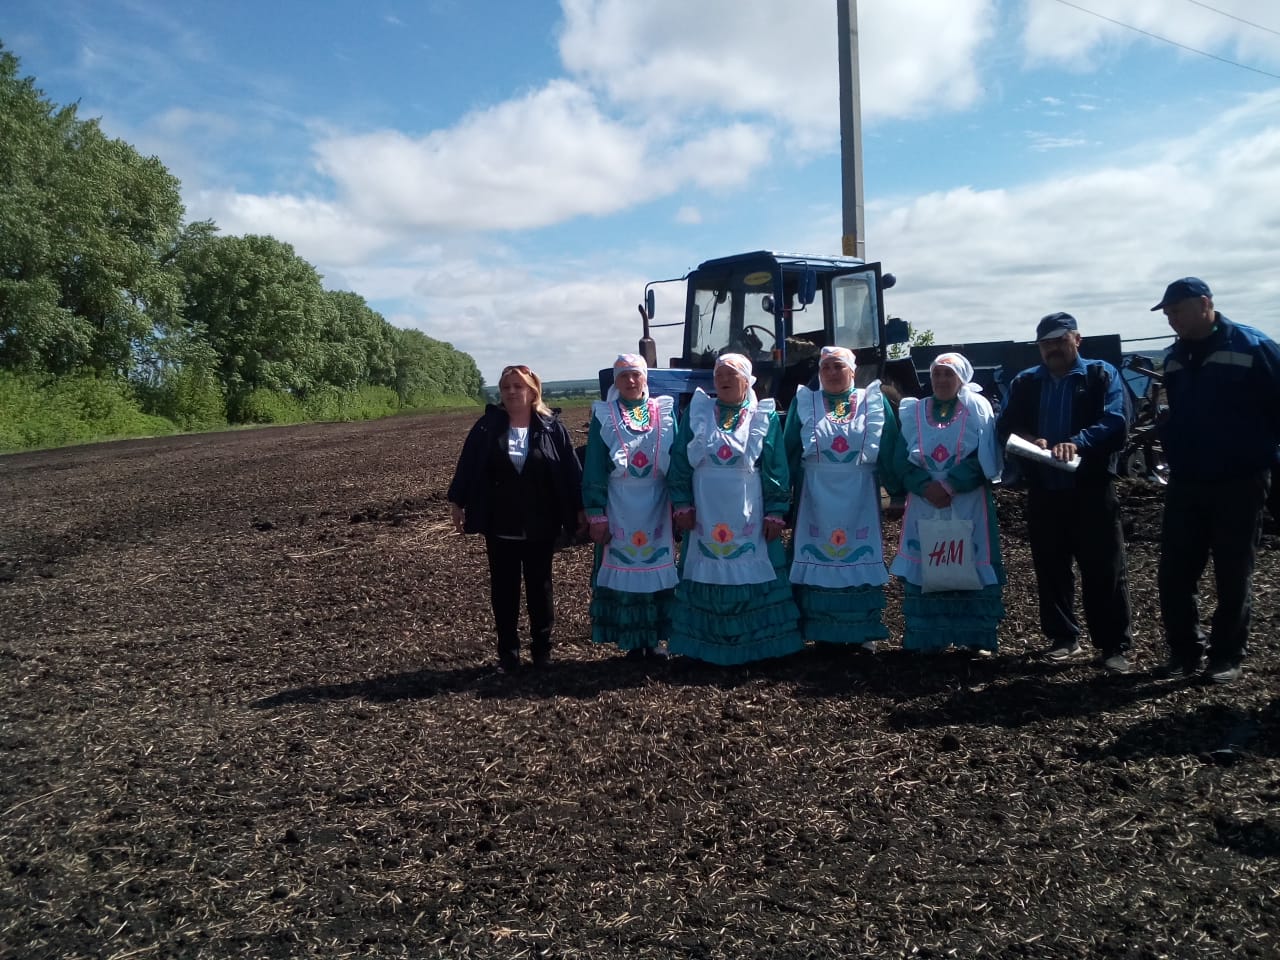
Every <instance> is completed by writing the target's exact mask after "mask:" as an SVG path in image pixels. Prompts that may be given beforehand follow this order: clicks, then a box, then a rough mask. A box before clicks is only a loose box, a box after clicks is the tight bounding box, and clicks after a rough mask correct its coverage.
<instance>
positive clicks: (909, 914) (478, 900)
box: [0, 412, 1280, 960]
mask: <svg viewBox="0 0 1280 960" xmlns="http://www.w3.org/2000/svg"><path fill="white" fill-rule="evenodd" d="M474 416H475V415H474V414H463V415H438V416H429V417H418V418H402V419H393V420H386V421H381V422H375V423H369V424H358V425H317V426H308V427H301V428H288V429H271V430H259V431H253V432H240V433H225V434H216V435H207V436H196V437H181V438H167V439H162V440H150V441H134V442H127V443H117V444H104V445H97V446H88V447H81V448H75V449H67V450H58V451H51V452H43V453H34V454H24V455H18V456H9V457H0V503H2V504H3V514H2V515H0V698H2V699H0V703H2V704H3V706H2V707H0V717H2V720H3V722H2V723H0V746H2V747H3V757H4V763H3V768H2V769H0V814H2V815H0V880H2V882H0V955H4V956H12V957H22V958H90V957H92V958H99V957H103V958H107V957H110V958H116V960H125V958H133V957H140V958H166V957H169V958H177V957H183V958H185V957H201V958H206V957H207V958H216V957H233V956H235V957H272V958H284V957H303V956H314V957H354V956H378V957H402V956H403V957H562V958H568V957H581V958H593V960H598V958H612V957H619V958H621V957H708V958H710V957H716V958H719V957H724V958H745V957H788V958H801V957H832V958H835V957H857V956H867V957H881V958H883V957H962V958H965V957H978V956H986V957H1053V958H1057V957H1068V958H1075V957H1080V958H1083V957H1132V958H1157V957H1176V958H1186V957H1197V958H1199V957H1260V958H1266V957H1276V956H1280V629H1278V628H1280V613H1278V608H1280V602H1278V600H1280V597H1278V592H1280V552H1278V551H1277V537H1276V530H1275V527H1274V525H1272V526H1270V527H1269V528H1268V531H1267V535H1266V538H1265V542H1264V545H1263V549H1262V552H1261V555H1260V558H1259V570H1258V578H1257V583H1256V588H1255V600H1256V620H1255V628H1254V638H1255V640H1254V645H1253V649H1252V652H1251V656H1250V659H1249V661H1248V665H1247V666H1248V672H1247V673H1246V674H1245V677H1244V679H1243V680H1242V681H1241V682H1240V683H1238V684H1236V685H1235V686H1232V687H1226V688H1216V687H1211V686H1208V685H1206V684H1203V683H1199V682H1194V683H1181V684H1168V683H1157V682H1155V681H1154V680H1153V679H1152V678H1151V677H1150V676H1149V675H1148V673H1147V671H1148V670H1149V669H1150V668H1151V667H1153V666H1155V665H1156V664H1158V663H1159V662H1161V661H1162V659H1163V653H1162V650H1161V647H1160V639H1159V623H1158V613H1157V602H1156V593H1155V583H1154V572H1155V556H1156V551H1157V549H1158V544H1157V542H1156V539H1157V537H1158V530H1159V526H1158V523H1159V516H1160V498H1159V491H1158V490H1157V489H1155V488H1151V487H1146V486H1140V485H1139V486H1128V487H1126V488H1125V493H1124V496H1125V510H1126V516H1127V517H1128V519H1129V520H1130V521H1131V522H1132V526H1133V537H1132V540H1131V542H1130V544H1129V549H1130V564H1131V573H1132V578H1133V598H1134V603H1135V608H1136V611H1137V614H1138V617H1139V622H1138V624H1137V630H1136V635H1137V656H1138V659H1139V665H1138V671H1137V672H1135V673H1134V674H1133V675H1131V676H1128V677H1119V678H1117V677H1107V676H1103V675H1102V674H1101V672H1100V671H1099V670H1097V669H1096V668H1095V667H1094V666H1093V664H1092V663H1090V662H1089V661H1087V660H1086V661H1081V662H1076V663H1072V664H1068V665H1063V666H1053V665H1049V664H1047V663H1045V662H1043V661H1041V660H1038V659H1036V658H1035V657H1034V656H1030V655H1029V654H1030V653H1031V652H1032V651H1034V650H1035V649H1037V648H1038V647H1039V646H1040V639H1039V637H1038V633H1037V627H1036V614H1035V604H1034V592H1033V584H1032V580H1031V565H1030V557H1029V553H1028V551H1027V549H1026V544H1025V542H1024V536H1025V530H1024V525H1023V522H1022V519H1021V517H1022V500H1021V495H1020V494H1018V493H1017V492H1008V491H1006V492H1002V493H1001V494H1000V516H1001V521H1002V535H1003V542H1004V549H1005V555H1006V563H1007V565H1008V567H1009V570H1010V577H1011V583H1010V586H1009V589H1008V591H1007V594H1006V602H1007V605H1008V607H1009V611H1010V616H1009V619H1008V620H1007V621H1006V623H1005V625H1004V628H1003V632H1002V635H1001V648H1002V649H1001V652H1000V654H999V655H998V656H995V657H991V658H985V659H975V658H971V657H969V656H967V655H962V654H943V655H939V656H933V657H916V656H911V655H908V654H904V653H902V652H901V651H900V650H897V649H895V648H894V645H892V644H891V645H890V648H889V649H888V650H886V651H885V652H882V653H880V654H877V655H874V656H871V655H867V654H861V653H859V654H849V655H839V654H827V653H821V652H818V651H810V652H806V653H803V654H800V655H797V656H795V657H792V658H788V659H786V660H783V661H778V662H770V663H765V664H758V665H754V666H751V667H744V668H734V669H713V668H706V667H700V666H698V665H696V664H689V663H685V662H678V661H676V662H671V663H657V664H647V663H632V662H626V661H622V660H620V659H618V658H616V657H615V656H614V655H613V654H612V653H611V652H610V651H607V650H602V649H597V648H594V647H592V645H591V643H590V641H589V623H588V620H587V617H586V609H587V601H588V574H589V569H590V552H589V549H588V548H586V547H577V548H573V549H571V550H569V551H566V552H564V553H562V554H560V555H559V557H558V559H557V568H556V575H557V590H558V596H557V604H558V606H557V611H558V616H559V620H558V624H557V629H556V636H557V646H556V649H555V662H554V663H553V665H552V666H551V668H550V669H548V670H545V671H539V672H534V671H525V672H524V673H522V674H520V675H518V676H514V677H502V676H499V675H497V674H496V673H495V672H494V670H493V668H492V662H493V639H492V631H491V626H490V618H489V610H488V599H487V585H486V581H485V564H484V551H483V545H482V543H481V542H480V541H478V540H476V539H474V538H462V537H458V536H455V535H454V534H453V533H452V532H451V530H450V528H449V524H448V522H447V520H448V509H447V505H446V503H445V501H444V491H445V488H446V486H447V483H448V480H449V476H450V474H451V472H452V468H453V463H454V460H455V458H456V456H457V451H458V449H459V447H460V444H461V441H462V437H463V436H464V435H465V432H466V430H467V429H468V428H469V426H470V424H471V423H472V422H473V420H474ZM567 419H568V421H569V422H570V424H571V426H573V427H574V428H575V433H576V435H577V437H578V439H579V441H580V442H581V440H582V439H584V438H585V425H586V414H585V412H573V413H572V414H570V415H569V416H568V418H567ZM890 602H891V611H890V617H889V619H890V621H891V622H892V623H895V624H896V622H897V620H898V613H897V609H898V600H897V597H893V596H891V601H890ZM895 633H897V634H900V630H897V629H896V626H895Z"/></svg>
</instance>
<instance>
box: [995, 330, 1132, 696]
mask: <svg viewBox="0 0 1280 960" xmlns="http://www.w3.org/2000/svg"><path fill="white" fill-rule="evenodd" d="M1036 344H1037V346H1038V347H1039V348H1040V359H1041V360H1042V361H1043V362H1042V363H1041V364H1040V365H1039V366H1036V367H1031V368H1030V369H1029V370H1024V371H1022V373H1020V374H1018V376H1016V377H1015V378H1014V380H1013V383H1012V384H1011V385H1010V387H1009V399H1008V401H1007V402H1006V403H1005V405H1004V408H1003V409H1002V410H1001V412H1000V419H999V421H998V427H999V432H1000V436H1001V438H1002V439H1007V438H1008V436H1009V435H1010V434H1011V433H1016V434H1017V435H1018V436H1020V437H1022V439H1024V440H1028V441H1030V442H1031V443H1034V444H1036V445H1037V446H1039V447H1040V448H1041V449H1044V450H1048V451H1050V452H1051V453H1052V454H1053V459H1054V460H1057V461H1062V462H1070V461H1071V460H1073V459H1074V458H1076V457H1079V462H1078V465H1077V467H1076V469H1075V471H1074V472H1070V471H1067V470H1061V469H1058V468H1057V467H1054V466H1051V465H1049V464H1040V463H1034V462H1028V463H1026V465H1025V466H1024V468H1023V471H1024V475H1025V477H1026V480H1027V487H1028V490H1027V538H1028V540H1029V541H1030V543H1031V562H1032V565H1033V566H1034V567H1035V571H1036V587H1037V590H1038V593H1039V598H1040V628H1041V629H1042V630H1043V631H1044V635H1045V636H1046V637H1047V638H1048V641H1049V646H1048V649H1047V650H1046V651H1045V654H1044V655H1045V657H1047V658H1048V659H1049V660H1054V661H1067V660H1072V659H1075V658H1077V657H1082V656H1084V655H1085V654H1084V651H1083V650H1082V649H1081V647H1080V622H1079V620H1077V619H1076V614H1075V590H1076V580H1075V573H1074V571H1073V570H1072V561H1074V562H1075V563H1076V564H1077V565H1079V567H1080V592H1081V594H1082V595H1083V600H1084V616H1085V622H1086V623H1087V624H1088V626H1089V639H1090V641H1091V642H1092V644H1093V646H1094V648H1095V649H1096V650H1097V651H1098V652H1099V654H1100V656H1099V665H1100V666H1101V667H1102V668H1103V669H1104V670H1106V671H1108V672H1109V673H1128V672H1129V670H1130V663H1129V651H1130V648H1131V646H1132V630H1131V626H1130V612H1129V581H1128V574H1127V569H1126V566H1125V555H1124V533H1123V531H1122V528H1121V523H1120V503H1119V501H1118V500H1117V498H1116V489H1115V477H1116V460H1117V454H1118V453H1119V451H1120V448H1121V447H1122V446H1124V441H1125V436H1126V434H1127V432H1128V418H1127V417H1126V415H1125V401H1124V385H1123V383H1122V382H1121V380H1120V373H1119V371H1117V370H1116V368H1115V367H1113V366H1112V365H1111V364H1109V363H1107V362H1106V361H1103V360H1086V359H1085V358H1084V357H1081V356H1080V332H1079V330H1078V329H1077V324H1076V319H1075V317H1073V316H1071V314H1069V313H1051V314H1049V316H1047V317H1045V318H1043V319H1042V320H1041V321H1040V324H1039V325H1038V326H1037V327H1036Z"/></svg>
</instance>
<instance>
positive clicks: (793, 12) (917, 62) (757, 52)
mask: <svg viewBox="0 0 1280 960" xmlns="http://www.w3.org/2000/svg"><path fill="white" fill-rule="evenodd" d="M562 6H563V8H564V15H565V27H564V31H563V33H562V35H561V39H560V52H561V56H562V58H563V60H564V63H565V65H566V67H567V68H568V69H569V70H570V71H571V72H573V73H574V74H576V75H578V76H580V77H582V78H584V79H585V80H586V81H587V82H588V83H590V84H592V85H595V86H597V87H599V88H601V89H603V90H604V91H605V92H606V94H607V95H608V96H609V98H610V99H612V100H613V101H615V102H617V103H620V104H626V105H630V106H633V107H638V108H641V109H644V110H648V111H650V112H658V111H670V110H674V111H682V112H689V113H698V112H701V111H711V112H723V111H728V112H731V113H745V114H761V115H768V116H771V117H773V118H775V119H776V120H777V121H778V122H780V123H783V124H785V125H787V126H788V127H790V128H791V131H790V132H789V134H788V137H789V139H790V140H792V141H796V140H797V139H798V138H799V139H800V142H801V145H804V144H809V145H818V144H822V145H828V144H830V143H831V142H832V141H833V139H834V138H835V137H836V136H837V135H838V132H839V113H838V109H837V99H838V88H837V85H836V83H835V82H834V78H835V77H836V76H837V70H836V61H837V49H838V44H839V42H840V38H839V36H838V35H837V30H836V12H835V8H834V5H833V4H831V3H830V2H829V0H798V2H794V3H789V4H786V5H785V6H780V5H779V4H778V3H776V2H775V0H702V2H699V3H696V4H691V3H688V2H687V0H647V2H645V3H634V2H631V0H562ZM994 12H995V3H994V0H898V2H895V3H892V4H890V3H864V4H863V5H862V8H861V9H860V11H859V16H860V23H859V25H858V30H859V48H860V52H859V57H860V61H861V70H860V73H861V76H862V111H863V116H864V117H865V118H868V119H876V118H880V117H885V116H902V115H908V114H915V113H919V112H922V111H926V110H929V109H933V108H935V107H937V106H942V107H944V108H948V109H954V108H957V107H962V106H965V105H968V104H970V103H972V102H973V101H974V100H975V99H976V97H977V96H978V94H979V92H980V90H981V85H980V81H979V78H978V75H977V67H976V54H977V50H978V48H979V47H980V45H981V44H982V43H983V42H984V41H985V40H986V39H988V38H989V37H990V35H991V32H992V29H993V19H994ZM944 22H945V24H946V29H933V30H921V29H919V27H920V24H922V23H934V24H941V23H944Z"/></svg>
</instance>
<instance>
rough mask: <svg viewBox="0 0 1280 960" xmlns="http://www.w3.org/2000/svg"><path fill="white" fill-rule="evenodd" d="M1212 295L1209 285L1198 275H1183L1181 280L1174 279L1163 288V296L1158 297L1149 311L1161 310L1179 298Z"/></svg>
mask: <svg viewBox="0 0 1280 960" xmlns="http://www.w3.org/2000/svg"><path fill="white" fill-rule="evenodd" d="M1212 296H1213V293H1212V292H1211V291H1210V290H1209V285H1208V284H1207V283H1205V282H1204V281H1203V280H1201V279H1200V278H1199V277H1183V278H1182V279H1181V280H1175V281H1173V283H1171V284H1169V285H1168V286H1167V287H1165V288H1164V296H1163V297H1161V298H1160V302H1159V303H1157V304H1156V305H1155V306H1154V307H1152V308H1151V312H1152V313H1154V312H1155V311H1157V310H1163V309H1164V308H1165V307H1167V306H1169V304H1171V303H1177V302H1179V301H1180V300H1190V299H1191V298H1192V297H1212Z"/></svg>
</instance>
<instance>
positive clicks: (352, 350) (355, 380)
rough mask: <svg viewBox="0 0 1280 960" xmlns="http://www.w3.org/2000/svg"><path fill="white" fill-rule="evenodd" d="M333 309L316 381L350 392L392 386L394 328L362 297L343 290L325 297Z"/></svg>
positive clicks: (323, 333)
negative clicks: (367, 386)
mask: <svg viewBox="0 0 1280 960" xmlns="http://www.w3.org/2000/svg"><path fill="white" fill-rule="evenodd" d="M326 296H327V297H328V299H329V302H330V304H331V305H332V307H333V310H332V312H331V314H330V315H329V317H328V321H329V322H328V325H327V326H326V328H325V329H324V330H323V331H322V332H321V337H322V340H323V346H322V354H323V358H322V361H321V373H320V379H321V380H322V381H323V382H325V383H331V384H333V385H334V386H336V387H342V388H343V389H351V388H352V387H355V386H358V385H360V384H366V383H368V384H376V385H378V386H384V387H394V386H395V328H394V327H392V326H391V325H390V324H389V323H387V321H386V320H385V319H383V317H382V314H380V313H378V312H377V311H376V310H373V309H372V308H371V307H370V306H369V305H368V304H367V303H366V302H365V299H364V297H362V296H360V295H359V294H358V293H351V292H350V291H347V290H336V291H330V292H328V293H327V294H326Z"/></svg>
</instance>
